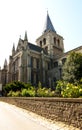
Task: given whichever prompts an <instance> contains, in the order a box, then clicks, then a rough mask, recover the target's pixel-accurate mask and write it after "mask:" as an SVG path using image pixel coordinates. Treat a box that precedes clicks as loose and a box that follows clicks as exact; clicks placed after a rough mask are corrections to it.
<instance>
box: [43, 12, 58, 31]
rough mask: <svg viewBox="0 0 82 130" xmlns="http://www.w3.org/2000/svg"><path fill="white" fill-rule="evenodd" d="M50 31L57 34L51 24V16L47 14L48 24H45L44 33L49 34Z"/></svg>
mask: <svg viewBox="0 0 82 130" xmlns="http://www.w3.org/2000/svg"><path fill="white" fill-rule="evenodd" d="M49 30H50V31H52V32H56V31H55V29H54V26H53V24H52V22H51V19H50V17H49V14H48V12H47V17H46V22H45V26H44V30H43V33H45V32H47V31H49Z"/></svg>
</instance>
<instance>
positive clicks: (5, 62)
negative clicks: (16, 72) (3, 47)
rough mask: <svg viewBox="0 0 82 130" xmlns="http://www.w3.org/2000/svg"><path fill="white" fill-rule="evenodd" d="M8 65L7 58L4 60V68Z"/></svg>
mask: <svg viewBox="0 0 82 130" xmlns="http://www.w3.org/2000/svg"><path fill="white" fill-rule="evenodd" d="M6 67H7V59H5V61H4V68H6Z"/></svg>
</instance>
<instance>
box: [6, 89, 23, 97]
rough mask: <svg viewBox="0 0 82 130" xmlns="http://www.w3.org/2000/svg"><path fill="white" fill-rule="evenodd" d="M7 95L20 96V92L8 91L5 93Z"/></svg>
mask: <svg viewBox="0 0 82 130" xmlns="http://www.w3.org/2000/svg"><path fill="white" fill-rule="evenodd" d="M7 96H8V97H11V96H12V97H20V96H21V93H20V91H16V92H14V91H12V90H11V91H10V92H9V93H8V94H7Z"/></svg>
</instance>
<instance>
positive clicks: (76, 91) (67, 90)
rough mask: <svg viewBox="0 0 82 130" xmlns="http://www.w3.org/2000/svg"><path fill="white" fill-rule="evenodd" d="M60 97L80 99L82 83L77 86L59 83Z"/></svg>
mask: <svg viewBox="0 0 82 130" xmlns="http://www.w3.org/2000/svg"><path fill="white" fill-rule="evenodd" d="M56 93H57V94H58V96H62V97H65V98H78V97H81V96H82V83H81V81H80V83H79V84H77V85H75V84H72V83H67V82H65V81H58V82H57V86H56Z"/></svg>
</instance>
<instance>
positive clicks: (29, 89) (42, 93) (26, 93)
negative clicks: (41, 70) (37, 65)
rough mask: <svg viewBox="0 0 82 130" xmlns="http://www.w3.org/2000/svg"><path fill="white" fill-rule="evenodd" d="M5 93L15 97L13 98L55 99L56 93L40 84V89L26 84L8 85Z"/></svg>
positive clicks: (14, 83)
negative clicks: (35, 97)
mask: <svg viewBox="0 0 82 130" xmlns="http://www.w3.org/2000/svg"><path fill="white" fill-rule="evenodd" d="M4 91H5V92H6V93H7V96H13V97H19V96H23V97H34V96H38V97H53V96H55V91H51V89H48V88H46V87H42V85H41V83H40V82H39V83H38V87H37V88H36V87H34V86H32V85H31V84H25V83H22V82H18V81H17V82H16V81H15V82H13V83H10V84H7V85H6V86H5V87H4Z"/></svg>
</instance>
